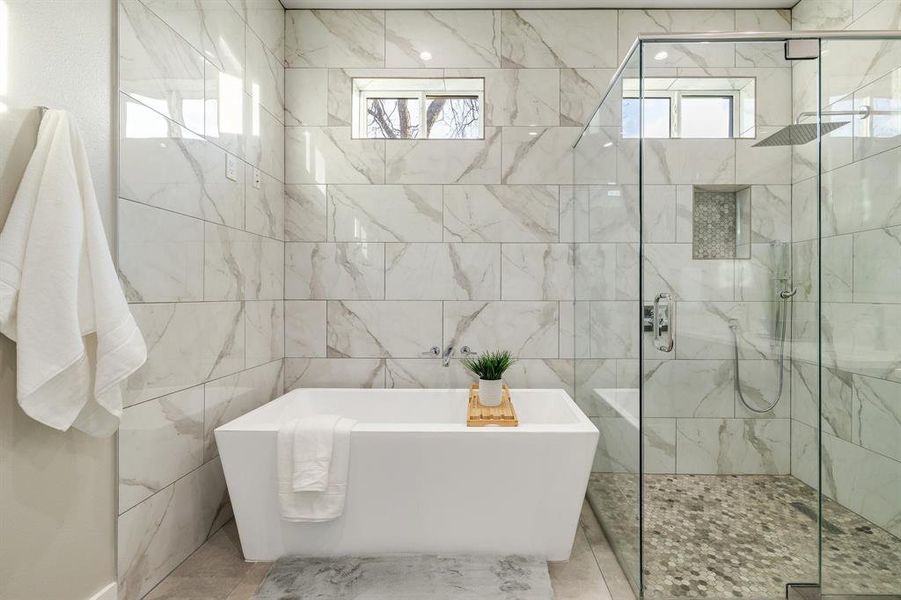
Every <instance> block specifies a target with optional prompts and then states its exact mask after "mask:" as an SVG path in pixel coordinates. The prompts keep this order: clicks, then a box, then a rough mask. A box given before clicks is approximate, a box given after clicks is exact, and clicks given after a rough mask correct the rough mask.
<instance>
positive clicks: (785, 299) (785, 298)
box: [729, 288, 798, 414]
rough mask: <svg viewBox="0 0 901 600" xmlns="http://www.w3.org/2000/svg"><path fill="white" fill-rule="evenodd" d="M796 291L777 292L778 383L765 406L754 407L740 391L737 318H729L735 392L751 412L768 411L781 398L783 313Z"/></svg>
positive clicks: (782, 378) (783, 339) (783, 375)
mask: <svg viewBox="0 0 901 600" xmlns="http://www.w3.org/2000/svg"><path fill="white" fill-rule="evenodd" d="M796 293H798V290H797V288H796V289H793V290H791V291H783V292H780V293H779V297H780V298H781V299H782V303H781V304H780V305H779V309H778V310H779V313H778V314H777V315H776V326H777V327H779V328H780V332H779V385H778V387H777V390H776V399H775V400H773V402H772V403H771V404H768V405H767V406H766V407H765V408H755V407H753V406H751V405H750V404H749V403H748V401H747V400H746V399H745V395H744V393H742V389H741V372H740V371H739V361H738V320H737V319H729V329H731V330H732V342H733V345H734V349H735V393H736V394H737V395H738V399H739V400H741V403H742V404H744V405H745V407H747V409H748V410H750V411H751V412H755V413H758V414H763V413H768V412H770V411H771V410H773V408H775V407H776V405H777V404H778V403H779V399H780V398H782V387H783V385H784V384H785V369H784V368H783V367H784V365H785V329H786V325H785V324H786V321H788V319H786V318H785V313H786V311H787V308H788V306H790V305H789V303H790V302H791V299H792V296H794V295H795V294H796Z"/></svg>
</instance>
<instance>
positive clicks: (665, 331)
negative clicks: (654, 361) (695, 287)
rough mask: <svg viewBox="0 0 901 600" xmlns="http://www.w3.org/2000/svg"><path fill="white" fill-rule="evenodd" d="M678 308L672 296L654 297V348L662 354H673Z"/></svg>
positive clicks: (658, 295)
mask: <svg viewBox="0 0 901 600" xmlns="http://www.w3.org/2000/svg"><path fill="white" fill-rule="evenodd" d="M675 316H676V306H675V302H674V301H673V297H672V295H671V294H666V293H660V294H657V296H655V297H654V314H653V316H652V319H653V321H654V347H655V348H656V349H657V350H659V351H661V352H672V351H673V346H674V345H675V339H674V338H673V333H674V327H675Z"/></svg>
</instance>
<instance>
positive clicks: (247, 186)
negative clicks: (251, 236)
mask: <svg viewBox="0 0 901 600" xmlns="http://www.w3.org/2000/svg"><path fill="white" fill-rule="evenodd" d="M260 179H261V183H260V186H259V187H257V186H256V185H255V184H254V178H253V168H252V167H251V166H249V165H245V168H244V211H245V212H244V229H246V230H247V231H249V232H251V233H256V234H257V235H264V236H266V237H270V238H275V239H277V240H283V239H285V184H283V183H281V182H280V181H278V180H277V179H275V178H274V177H271V176H269V175H267V174H265V173H262V172H261V173H260Z"/></svg>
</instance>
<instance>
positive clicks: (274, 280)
mask: <svg viewBox="0 0 901 600" xmlns="http://www.w3.org/2000/svg"><path fill="white" fill-rule="evenodd" d="M204 235H205V237H206V241H205V243H204V261H203V263H204V265H203V267H204V268H203V279H204V299H206V300H273V299H276V298H281V297H282V291H283V289H284V283H283V282H284V279H283V278H284V244H283V243H282V242H280V241H278V240H273V239H271V238H267V237H262V236H258V235H254V234H252V233H248V232H246V231H238V230H237V229H231V228H229V227H223V226H221V225H214V224H213V223H206V224H205V233H204Z"/></svg>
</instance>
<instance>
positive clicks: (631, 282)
mask: <svg viewBox="0 0 901 600" xmlns="http://www.w3.org/2000/svg"><path fill="white" fill-rule="evenodd" d="M575 259H576V263H575V264H576V272H575V284H576V289H575V294H576V299H577V300H630V299H636V300H637V299H638V245H637V244H594V243H591V244H578V245H577V246H576V252H575Z"/></svg>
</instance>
